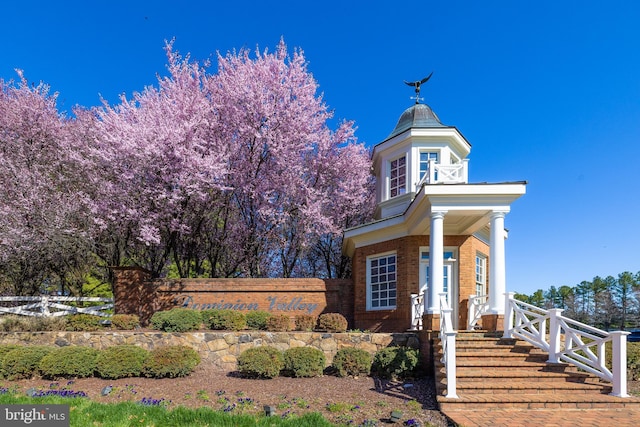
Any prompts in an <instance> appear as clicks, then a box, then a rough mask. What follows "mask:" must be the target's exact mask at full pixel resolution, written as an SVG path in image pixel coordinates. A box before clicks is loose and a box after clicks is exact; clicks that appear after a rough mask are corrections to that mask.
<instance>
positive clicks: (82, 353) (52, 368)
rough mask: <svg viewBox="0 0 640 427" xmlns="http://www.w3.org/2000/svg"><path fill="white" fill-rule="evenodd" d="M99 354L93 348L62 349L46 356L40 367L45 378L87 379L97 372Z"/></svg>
mask: <svg viewBox="0 0 640 427" xmlns="http://www.w3.org/2000/svg"><path fill="white" fill-rule="evenodd" d="M98 353H99V352H98V350H96V349H94V348H91V347H83V346H69V347H60V348H56V349H53V351H51V352H50V353H49V354H47V355H46V356H44V357H43V358H42V360H40V364H39V365H38V366H39V369H40V372H41V374H42V376H43V377H45V378H55V377H77V378H86V377H90V376H92V375H93V374H94V372H95V370H96V358H97V357H98Z"/></svg>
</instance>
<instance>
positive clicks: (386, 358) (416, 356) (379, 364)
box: [371, 347, 420, 379]
mask: <svg viewBox="0 0 640 427" xmlns="http://www.w3.org/2000/svg"><path fill="white" fill-rule="evenodd" d="M419 362H420V353H419V352H418V350H416V349H414V348H409V347H387V348H383V349H382V350H379V351H378V352H377V353H376V354H375V355H374V356H373V365H372V367H371V371H372V372H374V373H375V374H376V375H378V376H379V377H382V378H390V379H395V378H406V377H409V376H412V375H414V374H415V371H416V369H417V368H418V363H419Z"/></svg>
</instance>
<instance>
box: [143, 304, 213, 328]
mask: <svg viewBox="0 0 640 427" xmlns="http://www.w3.org/2000/svg"><path fill="white" fill-rule="evenodd" d="M151 326H152V327H153V328H154V329H158V330H160V331H164V332H189V331H195V330H198V329H200V326H202V316H201V314H200V312H199V311H196V310H190V309H188V308H172V309H171V310H167V311H157V312H155V313H153V316H151Z"/></svg>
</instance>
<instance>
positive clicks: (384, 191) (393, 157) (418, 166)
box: [373, 90, 471, 219]
mask: <svg viewBox="0 0 640 427" xmlns="http://www.w3.org/2000/svg"><path fill="white" fill-rule="evenodd" d="M416 94H417V95H416V100H419V99H420V98H419V91H418V90H416ZM470 151H471V144H469V142H468V141H467V140H466V139H465V138H464V136H462V134H461V133H460V132H459V131H458V130H457V129H456V128H455V127H453V126H447V125H444V124H442V122H441V121H440V119H439V118H438V116H437V115H436V113H435V112H434V111H433V110H432V109H431V107H429V106H428V105H427V104H420V103H418V102H416V103H415V104H414V105H412V106H411V107H409V108H407V109H406V110H405V111H404V112H403V113H402V115H401V116H400V118H399V119H398V122H397V124H396V126H395V128H394V129H393V131H392V132H391V134H389V136H388V137H387V138H386V139H385V140H384V141H382V142H380V143H379V144H377V145H376V146H375V147H374V149H373V168H374V173H375V176H376V202H377V207H376V215H375V217H376V219H383V218H387V217H390V216H394V215H399V214H402V213H404V211H405V210H406V209H407V207H408V206H409V204H410V203H411V201H412V200H413V198H414V197H415V194H416V193H417V192H418V191H419V190H420V188H421V187H422V186H423V185H453V184H466V183H468V181H469V179H468V178H469V177H468V159H467V156H468V155H469V153H470Z"/></svg>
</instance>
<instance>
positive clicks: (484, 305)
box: [467, 295, 489, 331]
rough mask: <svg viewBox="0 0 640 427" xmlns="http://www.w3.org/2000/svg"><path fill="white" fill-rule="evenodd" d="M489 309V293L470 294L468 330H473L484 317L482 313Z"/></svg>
mask: <svg viewBox="0 0 640 427" xmlns="http://www.w3.org/2000/svg"><path fill="white" fill-rule="evenodd" d="M488 311H489V295H470V296H469V316H467V330H468V331H473V330H474V329H476V327H477V326H478V322H479V321H480V320H481V319H482V315H483V314H485V313H487V312H488Z"/></svg>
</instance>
